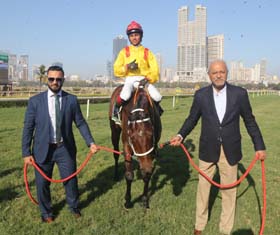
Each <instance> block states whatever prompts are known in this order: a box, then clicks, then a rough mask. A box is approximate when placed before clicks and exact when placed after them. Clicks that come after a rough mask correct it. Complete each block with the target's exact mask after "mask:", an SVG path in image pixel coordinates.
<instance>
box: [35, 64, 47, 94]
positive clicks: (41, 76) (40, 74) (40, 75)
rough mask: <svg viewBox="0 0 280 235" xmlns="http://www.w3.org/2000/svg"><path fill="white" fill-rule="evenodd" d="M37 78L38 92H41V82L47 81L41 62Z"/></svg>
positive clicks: (44, 67)
mask: <svg viewBox="0 0 280 235" xmlns="http://www.w3.org/2000/svg"><path fill="white" fill-rule="evenodd" d="M37 79H38V80H39V81H40V92H41V86H42V82H47V75H46V66H45V65H43V64H42V65H41V66H40V67H39V71H38V72H37Z"/></svg>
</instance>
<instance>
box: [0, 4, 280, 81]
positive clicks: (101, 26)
mask: <svg viewBox="0 0 280 235" xmlns="http://www.w3.org/2000/svg"><path fill="white" fill-rule="evenodd" d="M47 3H48V4H46V3H45V2H44V1H34V0H31V1H26V2H22V1H16V0H11V1H5V2H3V3H0V5H1V9H3V11H2V12H3V16H2V17H3V19H5V27H3V28H2V29H1V37H0V50H6V51H9V52H10V53H12V54H17V56H18V57H19V56H20V55H25V54H26V55H29V65H30V67H31V66H32V65H35V64H36V65H40V64H45V65H48V64H51V63H53V62H55V61H61V62H62V63H63V64H64V69H65V71H66V73H67V74H79V75H80V76H81V77H82V78H90V77H94V75H95V74H106V62H107V61H108V60H111V59H112V53H113V39H114V38H116V37H117V36H118V35H123V36H125V38H126V35H125V29H126V26H127V25H128V23H129V22H130V21H131V20H136V21H139V23H141V24H142V26H143V29H144V38H143V45H144V46H145V47H148V48H149V49H150V50H152V51H153V52H154V53H159V54H160V55H161V56H162V60H163V67H173V68H176V57H177V43H178V35H177V27H178V22H177V12H178V9H179V8H180V7H182V6H188V7H189V8H190V15H191V16H190V18H191V19H190V20H193V19H194V14H193V12H194V9H195V6H196V5H202V6H205V7H206V8H207V35H209V36H211V35H216V34H224V37H225V42H224V44H225V50H224V59H225V60H226V61H227V62H228V63H230V61H242V62H243V63H244V64H245V65H246V66H253V65H254V64H256V63H258V62H259V61H260V60H261V59H263V58H265V59H266V60H267V73H268V74H271V75H277V76H279V75H280V66H279V65H280V63H279V60H277V57H276V56H277V55H276V51H280V49H279V44H277V39H278V38H279V35H280V32H279V31H278V30H276V19H275V16H276V15H277V13H278V12H277V11H278V9H280V2H278V1H276V0H271V1H253V0H251V1H249V0H248V1H239V0H236V1H231V2H228V1H218V0H213V1H176V2H166V3H164V4H162V3H161V2H160V1H159V0H154V1H146V0H144V1H142V2H141V5H140V6H138V5H139V4H138V5H137V9H135V6H133V4H130V3H131V2H130V1H126V0H120V1H113V2H110V1H106V0H105V1H97V0H96V1H94V0H93V1H89V0H88V1H82V2H79V1H70V0H62V1H59V2H58V1H54V0H51V1H48V2H47ZM16 5H17V6H16ZM108 8H111V9H108Z"/></svg>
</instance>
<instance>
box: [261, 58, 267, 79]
mask: <svg viewBox="0 0 280 235" xmlns="http://www.w3.org/2000/svg"><path fill="white" fill-rule="evenodd" d="M266 63H267V61H266V59H262V60H261V63H260V65H261V68H260V79H261V81H262V82H263V81H265V80H266Z"/></svg>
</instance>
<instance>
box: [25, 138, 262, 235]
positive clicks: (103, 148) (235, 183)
mask: <svg viewBox="0 0 280 235" xmlns="http://www.w3.org/2000/svg"><path fill="white" fill-rule="evenodd" d="M166 144H168V143H165V144H163V145H161V147H163V146H164V145H166ZM181 148H182V149H183V151H184V152H185V154H186V156H187V158H188V160H189V162H190V164H191V165H192V166H193V167H194V168H195V169H196V170H197V171H198V172H199V174H201V175H202V176H203V177H204V178H205V179H206V180H208V181H209V182H210V183H211V184H213V185H215V186H216V187H219V188H222V189H225V188H232V187H234V186H236V185H238V184H240V182H241V181H243V180H244V179H245V177H246V176H247V175H248V174H249V172H250V171H251V170H252V168H253V166H254V165H255V163H256V162H257V160H258V157H257V156H256V157H255V158H254V159H253V161H252V162H251V164H250V165H249V167H248V169H247V170H246V172H245V173H244V174H243V175H242V176H241V177H240V178H239V179H238V180H237V181H236V182H234V183H232V184H228V185H221V184H218V183H217V182H215V181H213V180H212V179H210V178H209V177H208V176H207V175H206V174H205V173H204V172H203V171H201V170H200V169H199V167H198V166H197V165H196V164H195V163H194V161H193V160H192V158H191V156H190V154H189V152H188V150H187V149H186V147H185V146H184V145H183V144H181ZM98 149H99V150H105V151H107V152H111V153H116V154H122V152H119V151H116V150H113V149H110V148H107V147H103V146H98ZM92 156H93V154H92V153H91V152H89V153H88V154H87V156H86V159H85V161H84V162H83V163H82V165H81V166H80V167H79V169H78V170H77V171H76V172H74V173H73V174H72V175H70V176H68V177H66V178H64V179H60V180H54V179H51V178H49V177H48V176H47V175H46V174H45V173H44V172H43V171H42V170H41V169H40V168H39V166H38V165H37V164H36V163H35V162H32V165H33V167H35V169H36V170H37V171H38V172H39V173H40V174H41V175H42V176H43V177H44V178H45V179H46V180H48V181H50V182H53V183H61V182H65V181H67V180H69V179H71V178H73V177H74V176H76V175H77V174H79V173H80V172H81V170H82V169H83V168H84V167H85V166H86V164H87V163H88V161H89V160H90V158H91V157H92ZM261 167H262V188H263V209H262V224H261V228H260V232H259V234H260V235H262V234H263V231H264V226H265V218H266V181H265V165H264V161H261ZM27 168H28V164H27V163H25V164H24V169H23V173H24V182H25V189H26V193H27V195H28V197H29V198H30V200H31V201H32V202H33V203H34V204H36V205H38V202H37V201H36V200H35V199H34V198H33V196H32V194H31V192H30V189H29V185H28V178H27Z"/></svg>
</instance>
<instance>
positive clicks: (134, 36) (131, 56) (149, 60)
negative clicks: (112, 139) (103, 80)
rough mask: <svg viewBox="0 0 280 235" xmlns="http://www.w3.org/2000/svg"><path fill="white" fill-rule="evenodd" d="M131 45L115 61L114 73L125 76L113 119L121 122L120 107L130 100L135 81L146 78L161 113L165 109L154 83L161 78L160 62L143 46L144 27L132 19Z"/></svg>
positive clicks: (129, 31)
mask: <svg viewBox="0 0 280 235" xmlns="http://www.w3.org/2000/svg"><path fill="white" fill-rule="evenodd" d="M126 34H127V36H128V39H129V42H130V44H131V45H130V46H127V47H125V48H123V49H122V50H121V51H120V52H119V54H118V57H117V59H116V61H115V63H114V75H115V76H116V77H120V78H124V79H125V83H124V86H123V88H122V91H121V93H120V95H119V96H118V97H117V98H116V101H115V104H114V108H113V115H112V120H114V121H115V122H118V123H120V120H119V117H118V116H119V115H118V114H119V108H120V106H121V105H122V104H124V103H125V102H126V101H128V100H129V98H130V97H131V93H132V91H133V88H134V83H135V82H138V81H140V80H142V79H143V78H146V79H147V80H148V82H149V84H148V92H149V94H150V96H151V98H152V99H153V100H154V103H155V104H156V107H157V108H158V110H159V113H160V114H161V113H162V112H163V110H162V109H161V107H160V106H159V102H160V101H161V98H162V96H161V95H160V93H159V91H158V90H157V89H156V88H155V86H153V85H152V84H153V83H155V82H157V81H158V80H159V69H158V63H157V61H156V58H155V56H154V54H153V53H152V52H151V51H150V50H149V49H148V48H145V47H144V46H142V44H141V41H142V38H143V29H142V27H141V25H140V24H139V23H137V22H135V21H132V22H131V23H130V24H129V25H128V26H127V29H126Z"/></svg>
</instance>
